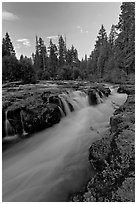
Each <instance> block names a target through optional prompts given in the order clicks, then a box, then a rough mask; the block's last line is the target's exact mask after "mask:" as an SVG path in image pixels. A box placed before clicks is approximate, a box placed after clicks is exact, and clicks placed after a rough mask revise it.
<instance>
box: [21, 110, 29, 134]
mask: <svg viewBox="0 0 137 204" xmlns="http://www.w3.org/2000/svg"><path fill="white" fill-rule="evenodd" d="M20 119H21V125H22V135H23V136H25V135H27V134H28V133H27V132H26V131H25V129H24V123H23V115H22V111H20Z"/></svg>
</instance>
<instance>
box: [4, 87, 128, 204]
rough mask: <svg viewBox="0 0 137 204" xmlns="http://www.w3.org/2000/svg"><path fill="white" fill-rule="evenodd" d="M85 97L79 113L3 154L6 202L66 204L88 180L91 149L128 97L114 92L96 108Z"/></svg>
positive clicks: (64, 118)
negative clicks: (70, 196) (111, 117)
mask: <svg viewBox="0 0 137 204" xmlns="http://www.w3.org/2000/svg"><path fill="white" fill-rule="evenodd" d="M74 95H75V94H74ZM81 97H82V96H81ZM83 97H84V98H82V99H81V107H82V108H81V109H80V110H77V111H75V112H72V113H71V114H70V113H69V114H68V116H67V117H63V118H62V120H61V122H60V123H59V124H57V125H55V126H53V127H51V128H49V129H47V130H44V131H42V132H39V133H37V134H34V136H33V137H31V138H28V139H26V140H24V141H23V142H21V143H18V144H16V145H14V146H13V148H10V149H8V150H7V151H5V152H4V153H3V166H2V167H3V201H10V202H11V201H14V202H15V201H18V202H19V201H22V202H26V201H31V202H34V201H38V202H39V201H45V202H46V201H52V202H55V201H56V202H57V201H60V202H61V201H67V199H68V196H69V194H71V193H73V192H75V191H77V190H79V189H80V187H81V186H82V185H83V183H84V182H85V181H86V180H87V179H88V178H89V171H88V169H89V168H88V167H89V163H88V148H89V147H90V145H91V144H92V142H93V141H95V140H97V139H98V138H99V137H100V135H101V133H103V131H106V130H107V128H108V126H109V119H110V116H111V115H112V113H113V112H114V110H115V108H116V107H118V106H120V105H122V104H123V103H124V102H125V100H126V98H127V96H126V95H125V94H118V93H116V90H115V89H112V95H110V96H109V97H108V98H107V99H104V103H101V104H98V105H97V106H88V105H87V101H86V97H85V96H83ZM62 98H63V96H62ZM64 103H65V102H64ZM84 103H85V105H84ZM65 105H66V104H65ZM67 111H69V110H68V109H67ZM91 172H93V174H94V171H93V170H92V169H90V173H91ZM91 176H92V174H91Z"/></svg>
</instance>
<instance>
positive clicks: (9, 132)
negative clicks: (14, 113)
mask: <svg viewBox="0 0 137 204" xmlns="http://www.w3.org/2000/svg"><path fill="white" fill-rule="evenodd" d="M7 114H8V111H5V132H6V136H7V137H8V136H11V135H14V130H13V128H12V126H11V124H10V122H9V120H8V117H7Z"/></svg>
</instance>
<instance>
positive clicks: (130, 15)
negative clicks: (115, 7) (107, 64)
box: [115, 2, 135, 74]
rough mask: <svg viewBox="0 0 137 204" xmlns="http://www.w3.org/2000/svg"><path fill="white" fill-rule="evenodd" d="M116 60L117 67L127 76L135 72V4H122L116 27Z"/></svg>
mask: <svg viewBox="0 0 137 204" xmlns="http://www.w3.org/2000/svg"><path fill="white" fill-rule="evenodd" d="M117 29H118V31H119V34H118V38H117V40H116V52H115V53H116V59H117V64H118V67H119V68H120V69H122V70H124V71H125V72H126V73H127V74H129V73H131V72H134V71H135V3H134V2H124V3H122V5H121V15H120V17H119V23H118V25H117Z"/></svg>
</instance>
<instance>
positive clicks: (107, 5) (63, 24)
mask: <svg viewBox="0 0 137 204" xmlns="http://www.w3.org/2000/svg"><path fill="white" fill-rule="evenodd" d="M120 6H121V2H3V3H2V37H4V36H5V33H6V32H8V33H9V35H10V38H11V41H12V43H13V46H14V48H15V51H16V56H17V58H19V57H20V55H21V54H23V55H26V56H28V57H31V55H32V53H33V52H35V36H36V35H37V36H38V37H42V39H43V40H44V42H45V45H46V47H48V46H49V40H50V38H52V40H53V42H54V43H56V44H57V43H58V35H63V36H65V35H66V43H67V47H68V48H70V47H71V45H72V44H73V45H74V47H75V48H76V49H77V50H78V56H79V59H81V58H82V57H84V56H85V54H87V56H89V55H90V53H91V51H92V50H93V49H94V45H95V41H96V39H97V35H98V32H99V29H100V28H101V25H102V24H103V25H104V27H105V29H106V31H107V34H109V32H110V28H111V25H112V24H117V23H118V20H119V14H120V12H121V10H120Z"/></svg>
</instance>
